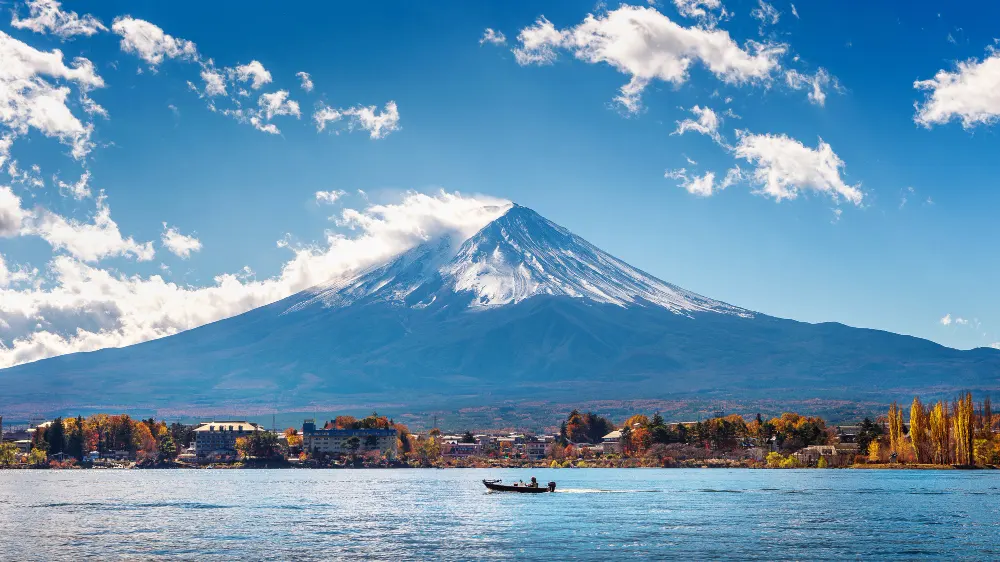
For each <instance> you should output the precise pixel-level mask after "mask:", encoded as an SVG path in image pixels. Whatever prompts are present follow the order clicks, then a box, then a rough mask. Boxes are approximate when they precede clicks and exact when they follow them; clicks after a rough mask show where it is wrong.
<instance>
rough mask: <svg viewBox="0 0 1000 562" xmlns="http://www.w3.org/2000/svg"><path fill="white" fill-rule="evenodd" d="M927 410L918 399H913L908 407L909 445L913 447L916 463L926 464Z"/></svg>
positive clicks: (915, 397)
mask: <svg viewBox="0 0 1000 562" xmlns="http://www.w3.org/2000/svg"><path fill="white" fill-rule="evenodd" d="M927 418H928V415H927V409H926V408H924V405H923V404H922V403H921V402H920V397H918V396H914V397H913V404H912V405H911V406H910V444H911V445H913V458H914V460H916V462H918V463H922V462H924V463H925V462H927V449H928V447H927V437H928V436H927V429H928V427H927V426H928V421H929V420H928V419H927Z"/></svg>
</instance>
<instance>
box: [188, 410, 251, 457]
mask: <svg viewBox="0 0 1000 562" xmlns="http://www.w3.org/2000/svg"><path fill="white" fill-rule="evenodd" d="M255 431H264V428H263V427H261V426H260V425H258V424H256V423H252V422H248V421H239V420H222V421H212V422H205V423H203V424H200V425H199V426H198V427H196V428H195V430H194V451H195V456H196V457H197V458H198V459H199V460H225V459H229V458H233V457H235V456H236V440H237V439H239V438H240V437H246V436H248V435H250V434H251V433H253V432H255Z"/></svg>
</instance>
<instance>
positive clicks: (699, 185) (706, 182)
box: [681, 172, 715, 197]
mask: <svg viewBox="0 0 1000 562" xmlns="http://www.w3.org/2000/svg"><path fill="white" fill-rule="evenodd" d="M714 185H715V174H714V173H712V172H705V174H704V175H702V176H694V177H692V178H690V179H688V180H685V181H684V183H682V184H681V187H683V188H684V189H686V190H687V192H688V193H690V194H691V195H698V196H700V197H708V196H710V195H712V189H713V187H714Z"/></svg>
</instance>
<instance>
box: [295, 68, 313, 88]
mask: <svg viewBox="0 0 1000 562" xmlns="http://www.w3.org/2000/svg"><path fill="white" fill-rule="evenodd" d="M295 75H296V76H298V77H299V80H301V81H302V89H303V90H305V91H307V92H311V91H313V81H312V77H311V76H309V73H308V72H296V73H295Z"/></svg>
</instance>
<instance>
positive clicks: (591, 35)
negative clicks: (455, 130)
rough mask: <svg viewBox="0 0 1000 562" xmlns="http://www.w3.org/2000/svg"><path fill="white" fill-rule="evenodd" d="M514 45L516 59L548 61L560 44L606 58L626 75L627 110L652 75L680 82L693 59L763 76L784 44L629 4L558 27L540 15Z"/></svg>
mask: <svg viewBox="0 0 1000 562" xmlns="http://www.w3.org/2000/svg"><path fill="white" fill-rule="evenodd" d="M518 42H519V43H520V46H518V47H516V48H515V49H514V55H515V57H516V58H517V61H518V63H520V64H522V65H528V64H548V63H551V62H553V61H554V60H555V58H556V52H557V50H558V49H565V50H567V51H569V52H571V53H573V55H574V56H576V58H578V59H580V60H583V61H585V62H588V63H591V64H598V63H607V64H608V65H610V66H612V67H613V68H615V69H616V70H618V71H619V72H621V73H623V74H626V75H629V76H630V79H629V82H628V83H627V84H626V85H625V86H623V87H622V88H621V92H620V94H619V95H618V97H617V98H616V101H618V102H619V103H620V104H621V105H622V106H623V107H624V108H625V109H626V110H627V111H629V112H630V113H634V112H636V111H638V110H639V109H640V103H639V98H640V96H641V93H642V91H643V90H644V89H645V88H646V86H648V85H649V83H650V82H652V81H653V80H656V79H658V80H662V81H664V82H669V83H671V84H683V83H684V82H686V81H687V80H688V76H689V71H690V68H691V66H692V65H693V64H695V63H701V64H703V65H704V66H705V67H706V68H707V69H708V70H709V71H710V72H712V74H714V75H715V76H716V77H717V78H718V79H719V80H722V81H724V82H726V83H730V84H745V83H751V82H766V81H768V80H770V79H771V74H772V72H773V71H775V70H777V69H778V68H779V64H778V59H779V58H780V57H781V55H783V54H784V53H785V51H786V46H785V45H782V44H776V43H759V42H755V41H749V42H747V44H746V45H745V47H740V46H739V45H738V44H737V43H736V42H735V41H734V40H733V39H732V38H731V37H730V36H729V33H728V32H726V31H724V30H721V29H713V28H706V27H699V26H694V27H683V26H681V25H678V24H677V23H675V22H673V21H671V20H670V18H668V17H667V16H665V15H663V14H661V13H660V12H658V11H656V10H655V9H653V8H647V7H639V6H627V5H623V6H621V7H620V8H618V9H616V10H614V11H611V12H607V13H604V14H601V15H598V16H594V15H593V14H590V15H588V16H587V17H586V18H585V19H584V21H583V22H582V23H580V24H579V25H577V26H575V27H571V28H568V29H566V30H562V31H560V30H557V29H556V28H555V26H554V25H553V24H552V23H551V22H550V21H549V20H547V19H545V18H544V17H541V18H539V19H538V21H536V22H535V24H534V25H532V26H528V27H526V28H524V29H522V30H521V33H520V34H519V35H518Z"/></svg>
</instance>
